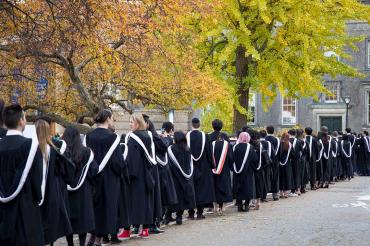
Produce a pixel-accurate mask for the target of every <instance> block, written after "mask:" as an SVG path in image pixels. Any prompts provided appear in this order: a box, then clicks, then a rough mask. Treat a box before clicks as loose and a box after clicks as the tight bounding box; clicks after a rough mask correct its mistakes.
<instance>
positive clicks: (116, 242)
mask: <svg viewBox="0 0 370 246" xmlns="http://www.w3.org/2000/svg"><path fill="white" fill-rule="evenodd" d="M110 243H111V244H120V243H122V240H119V239H118V238H117V236H115V237H112V238H111V240H110Z"/></svg>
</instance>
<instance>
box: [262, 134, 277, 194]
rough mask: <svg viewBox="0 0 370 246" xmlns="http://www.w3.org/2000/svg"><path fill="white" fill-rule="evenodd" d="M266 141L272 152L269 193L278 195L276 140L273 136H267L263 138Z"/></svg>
mask: <svg viewBox="0 0 370 246" xmlns="http://www.w3.org/2000/svg"><path fill="white" fill-rule="evenodd" d="M265 140H266V141H269V142H270V143H271V144H272V146H273V148H274V151H273V152H272V154H271V160H272V166H271V171H272V174H271V192H272V193H278V192H279V166H280V165H279V158H278V153H277V152H278V148H279V146H278V143H279V142H278V139H277V138H276V137H275V136H272V135H268V136H266V138H265Z"/></svg>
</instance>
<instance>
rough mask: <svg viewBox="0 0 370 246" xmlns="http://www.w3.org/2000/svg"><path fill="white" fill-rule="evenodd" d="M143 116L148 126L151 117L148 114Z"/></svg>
mask: <svg viewBox="0 0 370 246" xmlns="http://www.w3.org/2000/svg"><path fill="white" fill-rule="evenodd" d="M142 115H143V119H144V121H145V122H146V123H147V124H149V115H147V114H142Z"/></svg>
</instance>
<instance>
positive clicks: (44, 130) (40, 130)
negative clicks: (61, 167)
mask: <svg viewBox="0 0 370 246" xmlns="http://www.w3.org/2000/svg"><path fill="white" fill-rule="evenodd" d="M35 126H36V134H37V138H38V140H39V147H40V150H41V152H42V155H43V157H44V159H45V161H48V158H49V157H48V149H47V146H48V145H50V146H52V147H54V148H55V146H54V144H53V142H52V141H51V137H52V136H51V129H50V125H49V123H47V122H46V121H45V120H41V119H40V120H37V121H36V123H35Z"/></svg>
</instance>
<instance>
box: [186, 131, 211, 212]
mask: <svg viewBox="0 0 370 246" xmlns="http://www.w3.org/2000/svg"><path fill="white" fill-rule="evenodd" d="M205 136H206V144H205V147H204V151H203V154H202V156H201V158H200V159H199V160H198V161H194V188H195V197H196V202H197V206H208V205H210V204H212V203H213V202H214V201H215V191H214V185H213V175H212V169H213V168H214V165H213V161H212V159H211V155H212V153H211V151H212V150H211V143H210V140H209V137H208V135H207V134H205ZM190 151H191V153H192V155H193V157H194V158H198V157H199V156H200V153H201V151H202V134H201V132H200V131H198V130H194V131H192V132H191V134H190Z"/></svg>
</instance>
